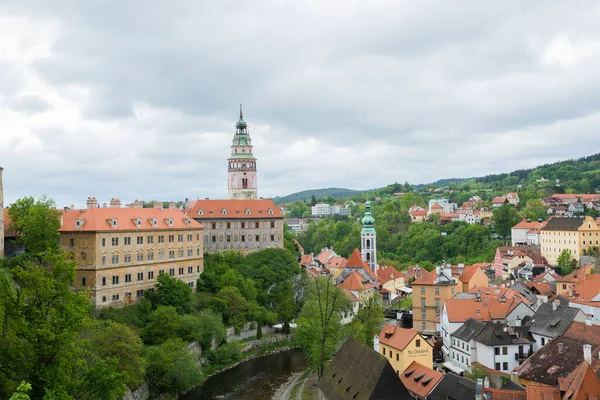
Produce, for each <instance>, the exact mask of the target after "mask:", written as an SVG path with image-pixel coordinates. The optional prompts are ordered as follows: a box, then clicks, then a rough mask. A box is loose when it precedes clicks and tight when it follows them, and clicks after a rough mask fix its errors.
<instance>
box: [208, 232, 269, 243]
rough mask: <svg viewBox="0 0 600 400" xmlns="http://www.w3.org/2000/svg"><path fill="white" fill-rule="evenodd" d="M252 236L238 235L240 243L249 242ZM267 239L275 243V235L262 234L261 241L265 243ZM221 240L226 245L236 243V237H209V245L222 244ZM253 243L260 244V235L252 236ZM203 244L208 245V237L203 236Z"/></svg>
mask: <svg viewBox="0 0 600 400" xmlns="http://www.w3.org/2000/svg"><path fill="white" fill-rule="evenodd" d="M252 237H253V235H240V242H246V241H248V242H251V241H252ZM267 237H268V238H269V239H271V242H274V241H275V235H273V234H271V235H269V236H267V234H266V233H265V234H263V241H265V242H266V241H267ZM278 239H279V240H281V233H280V234H279V235H278ZM223 240H224V241H225V242H226V243H231V242H237V241H238V235H211V236H210V242H211V243H217V242H218V243H223ZM254 241H255V242H260V235H254ZM204 242H206V243H208V235H204Z"/></svg>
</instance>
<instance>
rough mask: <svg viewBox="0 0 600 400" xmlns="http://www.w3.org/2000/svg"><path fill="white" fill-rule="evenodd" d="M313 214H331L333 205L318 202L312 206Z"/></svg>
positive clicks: (321, 215) (322, 215)
mask: <svg viewBox="0 0 600 400" xmlns="http://www.w3.org/2000/svg"><path fill="white" fill-rule="evenodd" d="M311 214H312V215H314V216H319V217H324V216H327V215H330V214H331V206H330V205H329V204H327V203H317V204H315V205H314V206H312V207H311Z"/></svg>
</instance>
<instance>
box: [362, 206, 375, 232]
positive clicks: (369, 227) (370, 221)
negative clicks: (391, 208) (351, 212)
mask: <svg viewBox="0 0 600 400" xmlns="http://www.w3.org/2000/svg"><path fill="white" fill-rule="evenodd" d="M365 207H366V209H367V210H366V211H365V215H364V217H363V219H362V223H363V229H362V232H363V233H374V232H375V228H374V227H373V226H374V225H375V218H373V214H371V202H370V201H368V200H367V202H366V203H365Z"/></svg>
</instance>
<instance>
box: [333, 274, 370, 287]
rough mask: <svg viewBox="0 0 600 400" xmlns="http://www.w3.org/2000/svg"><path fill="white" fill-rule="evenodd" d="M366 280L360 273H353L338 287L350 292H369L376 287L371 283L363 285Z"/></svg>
mask: <svg viewBox="0 0 600 400" xmlns="http://www.w3.org/2000/svg"><path fill="white" fill-rule="evenodd" d="M364 281H365V278H364V277H363V276H362V275H361V274H360V272H358V271H352V272H350V274H349V275H348V276H347V277H346V279H344V281H343V282H342V283H340V284H339V285H338V286H339V287H340V288H342V289H348V290H367V289H372V288H373V287H374V286H373V285H371V284H370V283H363V282H364Z"/></svg>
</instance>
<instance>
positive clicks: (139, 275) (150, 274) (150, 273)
mask: <svg viewBox="0 0 600 400" xmlns="http://www.w3.org/2000/svg"><path fill="white" fill-rule="evenodd" d="M185 271H186V269H185V267H179V268H178V271H177V272H179V275H184V274H185V273H186V272H185ZM196 272H197V273H200V266H199V265H198V266H196ZM164 273H165V270H164V269H161V270H159V271H158V274H159V275H160V274H164ZM187 273H188V274H193V273H194V267H193V266H190V267H187ZM169 275H171V276H175V268H169ZM146 276H147V279H148V280H152V279H154V271H148V272H147V273H146ZM111 278H112V280H111V282H112V284H113V285H118V284H119V283H120V280H121V276H120V275H113V276H112V277H111ZM123 278H124V281H125V283H129V282H131V281H132V274H125V275H124V277H123ZM143 280H144V273H143V272H138V273H137V282H141V281H143ZM100 281H101V285H102V286H106V285H107V284H108V279H107V277H106V276H103V277H102V278H101V280H100ZM86 285H87V279H86V278H85V277H83V278H81V286H86Z"/></svg>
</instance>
